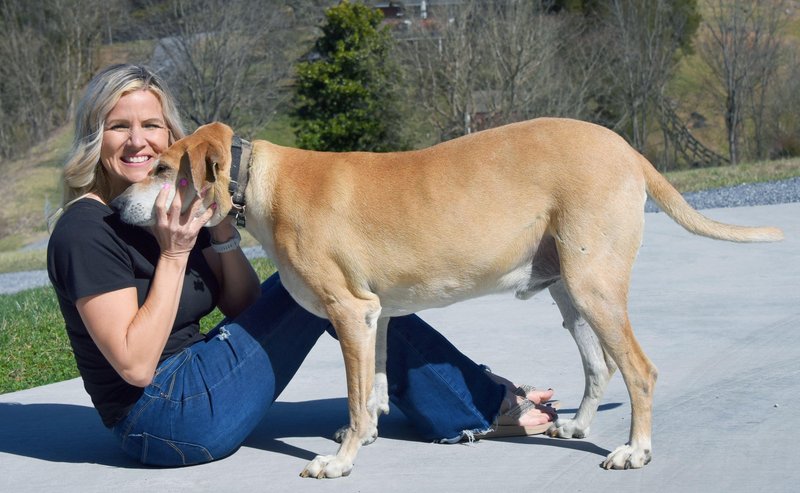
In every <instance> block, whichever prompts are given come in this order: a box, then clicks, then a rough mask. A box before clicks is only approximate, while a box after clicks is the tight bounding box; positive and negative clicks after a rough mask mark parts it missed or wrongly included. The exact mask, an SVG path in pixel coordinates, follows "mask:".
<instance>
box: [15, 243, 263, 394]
mask: <svg viewBox="0 0 800 493" xmlns="http://www.w3.org/2000/svg"><path fill="white" fill-rule="evenodd" d="M253 266H254V267H255V269H256V272H257V273H258V275H259V278H261V279H262V280H263V279H266V278H267V277H269V276H270V275H272V273H274V272H275V267H274V266H273V265H272V262H270V261H269V260H267V259H264V258H259V259H254V260H253ZM0 313H2V318H1V319H0V394H4V393H7V392H15V391H18V390H24V389H28V388H31V387H36V386H39V385H45V384H48V383H54V382H60V381H62V380H67V379H70V378H75V377H77V376H78V370H77V368H76V366H75V360H74V358H73V356H72V349H71V348H70V345H69V339H68V338H67V333H66V330H65V329H64V320H63V318H61V312H60V311H59V308H58V301H57V299H56V295H55V292H54V291H53V288H52V287H50V286H47V287H43V288H36V289H29V290H26V291H23V292H20V293H16V294H11V295H1V296H0ZM220 320H222V313H221V312H220V311H219V310H214V312H212V313H211V314H209V315H208V316H206V317H205V318H204V319H203V320H202V322H201V330H202V331H203V332H204V333H205V332H208V331H209V330H210V329H211V328H213V327H214V326H216V325H217V324H218V323H219V322H220Z"/></svg>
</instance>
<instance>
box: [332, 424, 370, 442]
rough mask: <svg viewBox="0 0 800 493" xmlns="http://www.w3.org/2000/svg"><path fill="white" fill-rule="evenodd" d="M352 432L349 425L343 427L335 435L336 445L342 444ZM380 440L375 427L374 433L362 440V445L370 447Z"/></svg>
mask: <svg viewBox="0 0 800 493" xmlns="http://www.w3.org/2000/svg"><path fill="white" fill-rule="evenodd" d="M349 432H350V427H349V426H347V425H344V426H342V427H341V428H339V429H338V430H336V433H334V434H333V439H334V440H335V441H336V443H342V442H343V441H344V438H345V437H346V436H347V434H348V433H349ZM377 439H378V428H377V427H375V428H373V429H372V433H367V435H366V436H365V437H364V438H363V439H362V440H361V445H369V444H370V443H372V442H374V441H375V440H377Z"/></svg>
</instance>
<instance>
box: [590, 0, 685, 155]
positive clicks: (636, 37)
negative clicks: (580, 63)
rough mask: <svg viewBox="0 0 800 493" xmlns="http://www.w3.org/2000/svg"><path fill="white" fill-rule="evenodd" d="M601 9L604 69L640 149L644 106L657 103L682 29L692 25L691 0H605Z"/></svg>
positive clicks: (671, 72)
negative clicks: (606, 43) (604, 24)
mask: <svg viewBox="0 0 800 493" xmlns="http://www.w3.org/2000/svg"><path fill="white" fill-rule="evenodd" d="M607 8H608V12H607V13H606V15H605V19H606V22H607V35H608V36H609V39H610V41H611V44H610V46H611V47H612V50H611V51H610V52H609V55H610V56H609V58H610V59H609V62H610V63H609V64H608V65H607V66H608V68H609V70H610V72H609V73H608V74H607V80H609V81H610V86H611V88H612V90H611V94H613V95H614V97H613V100H614V101H615V106H617V107H618V108H619V109H621V110H622V111H621V114H620V121H619V124H622V125H625V126H628V128H630V136H631V141H632V142H631V143H632V144H633V146H634V147H635V148H636V149H638V150H640V151H643V150H644V147H645V144H646V140H647V136H648V134H649V128H648V126H649V123H650V121H651V114H650V112H651V111H652V110H653V109H654V108H657V104H658V102H659V100H660V99H661V98H662V97H663V93H664V89H665V87H666V85H667V82H668V81H669V80H670V78H671V77H672V76H673V75H674V72H675V67H676V64H677V61H678V57H677V56H676V54H677V52H678V50H679V49H680V48H681V46H682V43H683V40H684V39H685V37H686V35H687V32H686V31H687V30H688V29H691V28H692V24H691V21H692V19H693V17H692V16H693V15H694V4H693V3H692V2H674V1H668V0H611V1H610V2H608V6H607Z"/></svg>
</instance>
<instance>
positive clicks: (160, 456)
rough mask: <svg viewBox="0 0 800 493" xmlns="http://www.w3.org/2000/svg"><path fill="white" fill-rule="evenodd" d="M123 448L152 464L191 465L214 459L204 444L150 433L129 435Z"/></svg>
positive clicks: (142, 461)
mask: <svg viewBox="0 0 800 493" xmlns="http://www.w3.org/2000/svg"><path fill="white" fill-rule="evenodd" d="M123 449H124V450H125V452H127V453H128V454H130V455H132V456H134V457H136V458H137V459H139V461H140V462H141V463H142V464H147V465H151V466H162V467H176V466H190V465H192V464H202V463H204V462H211V461H212V460H214V457H213V456H212V455H211V453H210V452H209V451H208V449H206V448H205V447H203V446H202V445H198V444H195V443H188V442H179V441H176V440H168V439H166V438H160V437H157V436H155V435H151V434H149V433H142V434H140V435H139V434H137V435H128V437H127V438H126V440H125V443H124V446H123Z"/></svg>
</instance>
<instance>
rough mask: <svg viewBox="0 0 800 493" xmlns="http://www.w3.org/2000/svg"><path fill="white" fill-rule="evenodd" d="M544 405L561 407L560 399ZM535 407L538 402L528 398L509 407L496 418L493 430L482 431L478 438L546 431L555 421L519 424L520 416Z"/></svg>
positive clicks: (513, 435)
mask: <svg viewBox="0 0 800 493" xmlns="http://www.w3.org/2000/svg"><path fill="white" fill-rule="evenodd" d="M542 405H544V406H548V407H552V408H553V411H556V410H558V408H559V407H561V404H560V403H559V402H558V401H549V402H548V403H545V404H542ZM535 407H536V404H534V403H533V402H531V401H529V400H527V399H526V400H524V401H522V402H521V403H519V404H516V405H514V406H513V407H512V408H511V409H508V410H507V411H505V412H503V413H502V414H500V415H498V416H497V417H496V418H495V420H494V423H492V429H491V431H488V432H486V433H482V434H480V435H479V436H478V437H476V438H504V437H523V436H532V435H541V434H542V433H545V432H546V431H547V430H548V429H549V428H550V426H551V425H552V424H553V421H549V422H547V423H542V424H540V425H531V426H523V425H521V424H519V418H520V417H522V416H523V415H524V414H525V413H527V412H528V411H530V410H531V409H533V408H535Z"/></svg>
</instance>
